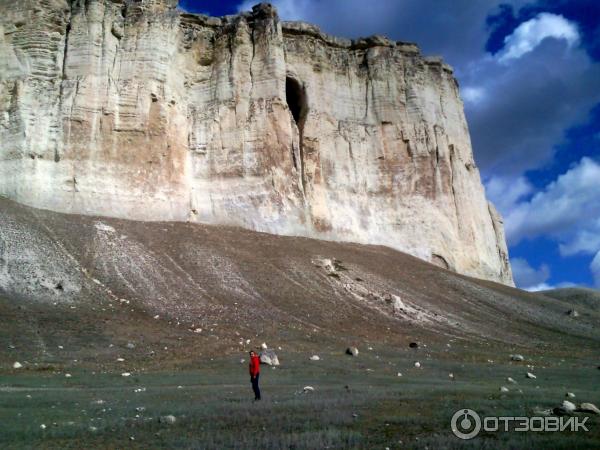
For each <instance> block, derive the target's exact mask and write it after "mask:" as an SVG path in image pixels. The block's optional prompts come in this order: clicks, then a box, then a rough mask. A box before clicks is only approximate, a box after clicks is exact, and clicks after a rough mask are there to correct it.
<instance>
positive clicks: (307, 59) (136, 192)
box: [0, 0, 512, 284]
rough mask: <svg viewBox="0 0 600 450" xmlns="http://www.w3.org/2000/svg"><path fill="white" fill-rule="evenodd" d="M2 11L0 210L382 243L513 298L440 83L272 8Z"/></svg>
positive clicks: (123, 6) (74, 6) (434, 63)
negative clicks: (20, 207) (236, 11)
mask: <svg viewBox="0 0 600 450" xmlns="http://www.w3.org/2000/svg"><path fill="white" fill-rule="evenodd" d="M176 3H177V2H176V1H175V0H71V1H67V0H23V1H19V2H16V1H10V0H0V12H1V13H2V14H1V17H0V195H4V196H7V197H9V198H12V199H15V200H17V201H20V202H22V203H25V204H28V205H31V206H36V207H41V208H47V209H52V210H56V211H61V212H73V213H83V214H97V215H108V216H115V217H123V218H130V219H138V220H177V221H183V220H190V221H198V222H204V223H213V224H223V223H225V224H234V225H240V226H242V227H246V228H250V229H254V230H259V231H266V232H270V233H276V234H293V235H305V236H310V237H319V238H324V239H334V240H347V241H355V242H361V243H370V244H382V245H387V246H390V247H393V248H396V249H399V250H402V251H405V252H408V253H411V254H413V255H415V256H418V257H420V258H423V259H425V260H428V261H432V262H434V263H436V264H439V265H441V266H443V267H446V268H449V269H451V270H455V271H458V272H460V273H464V274H469V275H473V276H477V277H481V278H487V279H491V280H496V281H500V282H503V283H506V284H512V275H511V271H510V267H509V264H508V257H507V250H506V244H505V240H504V234H503V226H502V222H501V219H500V217H499V215H498V214H497V212H496V211H495V209H494V208H493V206H492V205H489V204H488V202H487V201H486V198H485V194H484V190H483V187H482V185H481V181H480V176H479V172H478V170H477V167H476V165H475V162H474V161H473V154H472V150H471V143H470V138H469V132H468V128H467V124H466V121H465V117H464V113H463V105H462V102H461V100H460V97H459V91H458V87H457V84H456V81H455V79H454V77H453V74H452V70H451V68H450V67H448V66H447V65H445V64H444V63H443V62H442V61H441V60H439V59H436V58H426V57H423V56H422V55H421V54H420V52H419V50H418V48H417V47H416V46H415V45H413V44H408V43H401V42H392V41H390V40H389V39H387V38H384V37H379V36H374V37H370V38H366V39H360V40H355V41H350V40H346V39H340V38H336V37H332V36H328V35H326V34H324V33H322V32H321V31H320V30H319V29H318V28H316V27H314V26H312V25H309V24H305V23H300V22H281V21H280V20H279V18H278V16H277V13H276V11H275V10H274V9H273V8H272V7H271V6H270V5H268V4H261V5H258V6H256V7H255V8H254V9H253V11H252V12H249V13H244V14H240V15H237V16H227V17H223V18H213V17H207V16H201V15H192V14H185V13H182V12H181V11H179V10H178V9H177V8H176Z"/></svg>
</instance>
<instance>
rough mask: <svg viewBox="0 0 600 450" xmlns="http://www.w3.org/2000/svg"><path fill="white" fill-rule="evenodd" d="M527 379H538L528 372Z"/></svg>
mask: <svg viewBox="0 0 600 450" xmlns="http://www.w3.org/2000/svg"><path fill="white" fill-rule="evenodd" d="M525 376H526V377H527V378H531V379H532V380H535V379H536V378H537V377H536V376H535V375H534V374H532V373H531V372H527V375H525Z"/></svg>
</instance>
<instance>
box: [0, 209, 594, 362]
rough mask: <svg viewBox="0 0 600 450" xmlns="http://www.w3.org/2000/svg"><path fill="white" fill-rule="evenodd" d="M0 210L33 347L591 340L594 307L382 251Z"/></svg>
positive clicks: (18, 306)
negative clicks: (63, 342)
mask: <svg viewBox="0 0 600 450" xmlns="http://www.w3.org/2000/svg"><path fill="white" fill-rule="evenodd" d="M0 211H1V214H0V298H2V302H1V304H2V309H3V316H4V318H5V321H8V322H10V324H9V325H11V324H12V326H14V327H17V329H16V330H15V333H20V334H23V335H24V334H26V333H27V332H29V333H32V334H33V335H36V336H37V338H36V339H37V342H38V343H39V347H40V349H43V348H44V347H45V345H46V344H45V342H46V340H48V339H50V340H51V335H52V334H53V333H54V332H55V331H56V329H57V328H59V330H58V331H59V333H63V334H69V333H71V335H72V336H73V338H74V339H83V337H82V334H86V333H87V334H90V335H92V334H94V335H95V336H96V338H91V339H90V342H93V343H94V344H93V345H98V346H99V347H102V345H103V344H100V342H104V341H106V342H108V341H109V340H110V339H116V338H117V337H119V338H120V339H130V338H135V337H136V336H137V338H140V339H148V340H152V339H155V340H156V342H157V343H158V342H166V341H169V340H173V341H175V342H177V341H180V342H181V341H183V342H193V343H196V344H197V345H200V346H202V347H203V348H204V349H205V350H206V351H217V350H226V351H227V350H233V349H234V348H237V345H239V342H240V340H241V339H242V338H243V339H246V338H250V337H252V338H256V337H258V338H259V339H261V340H263V339H264V340H267V339H270V338H271V339H273V338H277V340H278V342H286V341H288V342H290V341H293V342H295V344H296V345H302V344H301V342H306V343H307V344H309V343H310V342H315V340H317V341H319V342H321V343H322V344H324V343H325V342H330V341H331V342H333V341H339V340H354V341H356V340H358V339H360V340H361V341H366V342H381V343H384V342H385V343H391V344H393V343H396V342H405V341H406V340H407V339H421V338H424V337H425V336H427V337H428V339H429V340H430V341H431V340H435V338H436V337H440V338H443V339H444V340H446V339H447V338H448V337H450V336H454V337H463V338H468V339H469V340H471V341H472V342H480V343H482V344H483V343H484V342H485V341H488V342H489V340H491V341H496V342H497V343H499V344H501V343H509V344H512V345H520V346H531V347H537V348H539V349H540V350H542V349H543V348H544V347H545V346H547V345H554V344H555V343H556V342H560V343H562V344H566V343H568V342H571V340H573V341H574V342H575V341H576V342H577V343H578V344H577V345H584V346H587V345H589V346H590V347H593V346H594V345H597V342H598V341H600V331H599V330H598V328H597V327H596V328H594V324H597V323H598V322H599V318H600V316H599V314H598V312H597V311H594V310H592V309H585V310H582V313H581V315H580V317H577V318H571V317H568V316H567V315H566V314H565V312H566V311H568V310H569V309H570V308H571V307H572V306H571V305H570V304H569V303H566V302H563V301H562V300H559V299H553V298H550V297H545V296H542V295H539V294H530V293H527V292H523V291H520V290H517V289H513V288H509V287H506V286H502V285H499V284H496V283H492V282H485V281H480V280H475V279H472V278H468V277H464V276H460V275H457V274H455V273H453V272H449V271H446V270H443V269H440V268H438V267H436V266H434V265H431V264H428V263H425V262H423V261H421V260H419V259H416V258H413V257H411V256H408V255H405V254H402V253H399V252H397V251H394V250H391V249H388V248H385V247H377V246H363V245H356V244H342V243H333V242H324V241H318V240H312V239H306V238H294V237H282V236H274V235H269V234H263V233H256V232H251V231H247V230H242V229H239V228H228V227H215V226H204V225H198V224H186V223H143V222H132V221H124V220H115V219H105V218H93V217H84V216H74V215H62V214H57V213H52V212H47V211H41V210H36V209H31V208H28V207H24V206H21V205H18V204H16V203H13V202H11V201H8V200H2V199H0ZM156 315H158V316H159V317H158V318H156V319H155V318H154V317H155V316H156ZM9 318H10V319H9ZM69 318H71V319H72V320H70V321H69ZM6 319H9V320H6ZM40 321H43V322H42V323H40ZM20 323H25V324H29V325H28V326H22V325H19V324H20ZM58 324H60V325H58ZM199 328H200V329H202V331H199V330H198V332H192V331H190V330H196V329H199ZM151 336H153V337H151ZM15 337H16V336H15ZM254 343H255V342H254ZM90 345H92V344H90Z"/></svg>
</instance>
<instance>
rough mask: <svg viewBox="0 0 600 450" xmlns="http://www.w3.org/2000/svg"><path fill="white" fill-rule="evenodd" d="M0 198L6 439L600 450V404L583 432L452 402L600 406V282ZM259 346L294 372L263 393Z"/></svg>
mask: <svg viewBox="0 0 600 450" xmlns="http://www.w3.org/2000/svg"><path fill="white" fill-rule="evenodd" d="M0 209H2V214H0V247H1V249H0V250H1V252H2V255H0V286H1V288H0V450H4V449H21V448H26V449H36V450H37V449H69V448H72V449H94V448H105V449H123V448H140V449H159V448H169V449H171V448H183V449H219V450H221V449H230V448H239V449H251V450H255V449H311V450H312V449H321V448H331V449H334V448H335V449H342V448H344V449H346V448H350V449H351V448H367V449H385V448H390V449H397V448H423V449H425V448H430V449H438V448H464V447H466V448H515V449H523V448H526V449H538V448H539V449H547V448H553V449H555V448H565V449H573V448H590V449H592V448H594V449H596V448H600V421H599V418H600V416H591V417H590V418H589V421H588V425H589V429H590V431H589V432H588V433H583V432H580V433H571V432H561V433H539V432H538V433H535V432H531V433H516V432H512V433H509V432H498V433H487V434H485V433H483V434H481V435H479V436H478V437H477V438H475V439H473V440H471V441H467V442H465V441H461V440H459V439H458V438H456V437H455V436H454V435H453V434H452V432H451V428H450V420H451V417H452V416H453V414H454V413H455V412H456V411H457V410H461V409H464V408H470V409H473V410H475V411H477V412H479V413H480V415H482V416H531V415H533V414H534V410H535V409H537V408H540V409H543V410H545V409H552V408H554V407H557V406H559V405H560V404H561V402H562V401H563V400H564V399H565V394H566V393H567V392H572V393H574V394H575V396H576V397H575V398H574V399H571V400H572V401H573V402H575V403H581V402H591V403H594V404H596V405H600V390H599V389H598V386H599V385H600V370H598V366H600V359H599V354H598V348H599V345H600V327H598V324H599V323H600V312H599V311H598V309H597V307H596V306H597V305H596V303H595V302H596V300H594V299H596V298H597V297H595V295H596V294H597V293H595V292H587V291H586V292H582V291H577V292H573V291H567V292H559V293H556V292H555V293H549V294H552V295H541V294H532V293H528V292H524V291H520V290H518V289H514V288H511V287H508V286H503V285H499V284H496V283H492V282H486V281H481V280H475V279H472V278H469V277H465V276H462V275H458V274H455V273H452V272H450V271H447V270H443V269H441V268H439V267H436V266H433V265H431V264H427V263H426V262H423V261H420V260H418V259H416V258H413V257H411V256H409V255H404V254H402V253H399V252H396V251H393V250H391V249H387V248H384V247H376V246H361V245H358V244H347V243H338V242H324V241H316V240H312V239H304V238H297V237H282V236H272V235H268V234H264V233H255V232H250V231H247V230H241V229H238V228H233V227H210V226H205V225H194V224H176V223H142V222H130V221H123V220H115V219H105V218H92V217H83V216H69V215H62V214H56V213H51V212H48V211H41V210H33V209H31V208H26V207H23V206H21V205H17V204H15V203H12V202H7V201H3V200H2V199H0ZM553 296H554V297H557V298H554V297H553ZM573 309H576V310H577V312H578V314H577V316H575V315H573V314H568V312H569V311H571V310H573ZM263 342H267V343H268V344H269V345H270V346H272V347H273V348H274V349H277V353H278V356H279V359H280V361H281V366H280V367H278V368H276V369H271V368H269V367H265V368H263V370H262V375H261V385H262V390H263V395H264V399H263V400H262V401H261V402H259V403H254V402H253V401H252V399H253V395H252V391H251V388H250V383H249V379H248V374H247V363H246V362H244V363H241V362H240V360H241V359H242V358H243V359H247V358H248V355H247V350H249V349H250V347H256V346H258V345H260V344H261V343H263ZM411 342H418V344H419V346H418V348H417V349H413V348H409V343H411ZM350 345H356V346H357V347H358V348H359V350H360V354H359V355H358V356H357V357H351V356H347V355H345V354H344V351H345V350H346V347H347V346H350ZM279 347H281V350H279V349H278V348H279ZM515 353H519V354H522V355H524V357H525V361H523V362H512V361H511V359H510V355H511V354H515ZM314 354H318V355H319V356H320V357H321V360H320V361H310V360H309V358H310V356H311V355H314ZM121 358H122V359H123V361H119V359H121ZM16 361H18V362H20V363H21V364H22V365H23V367H22V368H20V369H13V368H12V367H13V364H14V362H16ZM416 361H418V362H420V364H421V367H420V368H416V367H415V362H416ZM528 371H531V372H533V373H535V375H536V376H537V378H536V379H528V378H526V373H527V372H528ZM123 372H129V373H131V376H129V377H123V376H122V375H121V374H122V373H123ZM399 372H400V373H401V374H402V376H401V377H399V376H398V373H399ZM67 374H68V375H70V376H69V377H67V376H66V375H67ZM450 374H452V375H453V377H450ZM508 377H512V378H513V379H514V380H515V381H516V383H511V382H509V381H507V378H508ZM305 386H312V387H313V388H314V391H311V392H308V393H302V392H303V388H304V387H305ZM502 386H506V387H507V388H508V389H509V391H508V392H506V393H501V392H500V388H501V387H502ZM166 416H173V417H174V422H173V423H170V421H169V420H165V419H162V418H164V417H166ZM42 425H45V427H44V428H42V427H41V426H42Z"/></svg>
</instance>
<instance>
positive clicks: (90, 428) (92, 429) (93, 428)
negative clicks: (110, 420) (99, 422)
mask: <svg viewBox="0 0 600 450" xmlns="http://www.w3.org/2000/svg"><path fill="white" fill-rule="evenodd" d="M88 430H90V431H91V432H92V433H94V432H96V431H98V428H96V427H89V428H88Z"/></svg>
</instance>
